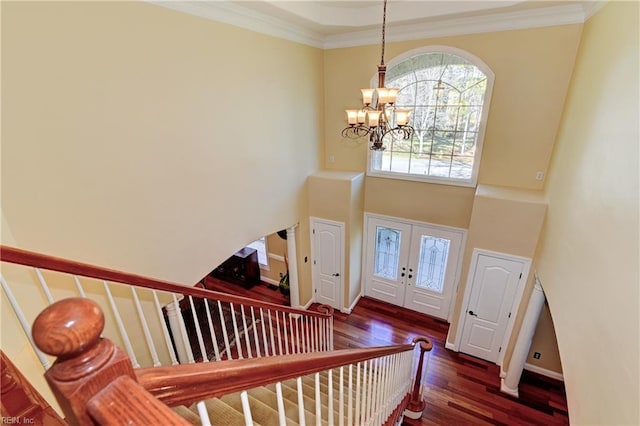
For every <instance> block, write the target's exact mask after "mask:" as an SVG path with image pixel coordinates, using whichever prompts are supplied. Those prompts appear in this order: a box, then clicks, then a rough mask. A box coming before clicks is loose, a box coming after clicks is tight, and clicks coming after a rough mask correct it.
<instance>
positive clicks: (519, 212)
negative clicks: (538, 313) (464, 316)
mask: <svg viewBox="0 0 640 426" xmlns="http://www.w3.org/2000/svg"><path fill="white" fill-rule="evenodd" d="M546 209H547V206H546V203H545V201H544V199H543V197H542V194H541V193H540V191H532V190H515V189H510V188H503V187H494V186H486V185H480V186H478V189H477V191H476V196H475V198H474V202H473V212H472V214H471V222H470V224H469V232H468V234H467V243H466V246H465V250H464V258H463V261H462V271H461V274H460V283H459V284H458V297H457V300H456V303H455V305H454V313H453V317H452V321H451V327H450V329H449V335H448V336H447V340H448V341H449V342H450V343H453V342H454V341H455V338H456V334H457V333H456V331H457V327H458V323H459V316H460V312H461V310H462V303H463V297H464V292H465V290H466V287H467V279H468V275H469V268H470V263H471V260H472V255H473V250H474V249H476V248H479V249H484V250H490V251H495V252H498V253H505V254H510V255H515V256H521V257H525V258H528V259H531V258H533V255H534V253H535V250H536V245H537V243H538V236H539V235H540V230H541V228H542V223H543V221H544V217H545V212H546ZM532 286H533V274H531V275H530V277H529V279H528V281H527V284H526V288H525V293H524V296H525V297H523V300H522V304H521V305H520V307H521V310H520V311H519V313H518V314H517V317H516V323H515V324H516V327H515V328H514V330H516V332H517V330H518V329H519V324H520V323H521V321H522V317H523V316H524V310H525V309H526V306H527V300H528V297H529V295H530V293H531V288H533V287H532ZM516 337H517V333H514V334H513V335H512V336H511V340H510V343H509V345H508V346H507V348H504V349H505V351H506V356H505V364H506V363H508V361H509V358H510V353H511V352H512V347H513V345H514V344H515V340H516Z"/></svg>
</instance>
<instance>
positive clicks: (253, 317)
mask: <svg viewBox="0 0 640 426" xmlns="http://www.w3.org/2000/svg"><path fill="white" fill-rule="evenodd" d="M251 328H252V329H253V342H254V343H255V345H256V356H257V357H258V358H260V357H261V355H260V341H259V340H258V324H257V323H256V314H255V312H254V310H253V306H252V307H251Z"/></svg>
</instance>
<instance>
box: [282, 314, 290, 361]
mask: <svg viewBox="0 0 640 426" xmlns="http://www.w3.org/2000/svg"><path fill="white" fill-rule="evenodd" d="M285 315H286V314H285V313H284V312H282V337H283V339H284V351H285V354H286V355H289V343H291V342H290V341H289V336H288V334H289V333H287V318H286V317H285Z"/></svg>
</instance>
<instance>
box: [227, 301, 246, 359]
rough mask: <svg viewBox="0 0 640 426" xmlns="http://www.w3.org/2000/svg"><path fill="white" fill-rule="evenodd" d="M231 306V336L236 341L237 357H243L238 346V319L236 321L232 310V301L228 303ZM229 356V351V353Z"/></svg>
mask: <svg viewBox="0 0 640 426" xmlns="http://www.w3.org/2000/svg"><path fill="white" fill-rule="evenodd" d="M229 307H230V308H231V322H232V323H233V336H234V338H235V341H236V349H237V350H238V359H244V356H243V355H242V347H241V346H240V332H239V331H238V321H236V312H235V311H234V310H233V303H229ZM229 357H231V353H229Z"/></svg>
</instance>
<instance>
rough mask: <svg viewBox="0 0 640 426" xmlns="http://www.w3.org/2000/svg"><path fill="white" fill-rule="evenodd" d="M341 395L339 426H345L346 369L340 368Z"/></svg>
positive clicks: (339, 398)
mask: <svg viewBox="0 0 640 426" xmlns="http://www.w3.org/2000/svg"><path fill="white" fill-rule="evenodd" d="M339 380H340V384H339V386H338V388H339V389H340V395H338V426H344V367H340V379H339Z"/></svg>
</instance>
